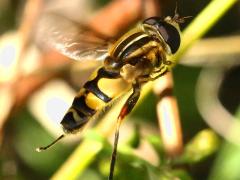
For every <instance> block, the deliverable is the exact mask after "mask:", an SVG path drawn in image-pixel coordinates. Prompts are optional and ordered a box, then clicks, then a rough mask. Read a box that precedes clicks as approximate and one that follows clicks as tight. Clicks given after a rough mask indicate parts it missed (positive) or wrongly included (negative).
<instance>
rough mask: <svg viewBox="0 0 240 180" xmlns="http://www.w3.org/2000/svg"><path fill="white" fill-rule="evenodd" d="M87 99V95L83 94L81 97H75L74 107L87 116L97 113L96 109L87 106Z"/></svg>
mask: <svg viewBox="0 0 240 180" xmlns="http://www.w3.org/2000/svg"><path fill="white" fill-rule="evenodd" d="M85 99H86V97H85V96H83V95H82V96H80V97H75V98H74V100H73V103H72V107H74V109H77V110H78V111H81V112H82V113H83V114H85V115H87V116H92V115H94V114H95V113H96V111H95V110H94V109H91V108H90V107H88V106H87V104H86V101H85Z"/></svg>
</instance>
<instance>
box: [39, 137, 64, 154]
mask: <svg viewBox="0 0 240 180" xmlns="http://www.w3.org/2000/svg"><path fill="white" fill-rule="evenodd" d="M64 136H65V135H64V134H62V135H61V136H59V137H58V138H57V139H56V140H54V141H53V142H52V143H51V144H49V145H47V146H44V147H38V148H36V151H37V152H41V151H45V150H47V149H48V148H50V147H51V146H53V145H54V144H56V143H57V142H58V141H59V140H60V139H62V138H63V137H64Z"/></svg>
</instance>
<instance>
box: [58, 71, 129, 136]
mask: <svg viewBox="0 0 240 180" xmlns="http://www.w3.org/2000/svg"><path fill="white" fill-rule="evenodd" d="M95 74H96V75H95V76H94V77H93V78H92V80H90V81H88V82H87V83H86V84H85V85H84V86H83V88H82V89H81V90H80V91H79V93H78V95H77V96H76V97H75V98H74V100H73V103H72V106H71V107H70V108H69V110H68V112H67V113H66V115H65V116H64V117H63V120H62V121H61V124H62V126H63V129H64V131H65V132H66V133H75V132H77V131H78V130H80V129H81V128H82V127H83V126H84V125H85V124H86V123H87V122H88V121H89V120H90V119H92V118H93V117H94V116H95V115H96V114H97V113H98V112H99V111H101V110H102V109H103V108H104V107H105V106H106V105H108V104H109V103H110V102H111V101H112V100H113V99H115V98H116V97H118V96H119V95H121V93H123V92H125V90H126V89H128V87H129V85H128V84H126V82H124V80H123V79H122V78H121V77H120V75H119V73H112V72H108V71H106V70H105V69H104V68H100V69H99V70H98V71H97V73H95Z"/></svg>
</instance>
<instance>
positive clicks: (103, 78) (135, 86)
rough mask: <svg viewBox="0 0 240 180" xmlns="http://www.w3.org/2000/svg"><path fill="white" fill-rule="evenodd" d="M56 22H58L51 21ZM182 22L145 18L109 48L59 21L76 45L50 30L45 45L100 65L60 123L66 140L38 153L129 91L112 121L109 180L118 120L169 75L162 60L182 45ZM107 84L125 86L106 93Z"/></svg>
mask: <svg viewBox="0 0 240 180" xmlns="http://www.w3.org/2000/svg"><path fill="white" fill-rule="evenodd" d="M52 16H54V14H52ZM56 18H59V17H57V16H56ZM56 18H55V20H54V21H56ZM184 19H185V17H180V16H179V15H178V13H177V12H176V10H175V15H174V16H173V17H170V16H168V17H166V18H164V19H163V18H160V17H150V18H147V19H145V20H144V21H142V22H140V23H139V24H137V25H136V26H135V27H134V28H132V29H131V30H129V31H128V32H127V33H125V34H124V35H122V36H121V37H120V38H119V39H118V40H116V41H115V42H114V43H112V44H111V45H109V43H106V41H104V40H102V39H101V37H100V36H97V35H95V37H94V36H93V34H91V32H90V31H88V30H90V29H88V28H85V27H84V29H85V31H84V33H82V34H81V30H80V29H78V28H79V26H74V23H71V22H70V21H68V20H63V19H58V20H59V21H66V22H62V24H64V26H66V27H69V28H70V29H69V30H70V31H73V32H77V33H78V34H80V36H79V37H78V38H77V39H76V38H72V37H71V36H70V37H69V38H66V37H64V36H63V35H61V34H60V33H59V32H58V30H57V29H55V28H54V27H49V29H48V33H51V36H52V39H53V41H52V39H50V40H47V41H48V42H49V44H50V45H51V46H53V47H54V48H56V49H57V50H58V51H60V52H61V53H62V54H64V55H66V56H68V57H70V58H72V59H75V60H79V61H82V60H89V59H90V60H92V59H97V60H101V61H102V62H103V64H102V66H101V67H100V68H99V69H97V70H96V72H94V73H93V75H92V77H91V78H90V80H88V81H87V82H86V83H85V84H84V85H83V87H82V88H81V89H80V91H79V92H78V94H77V95H76V97H75V98H74V100H73V102H72V106H71V107H70V108H69V110H68V111H67V112H66V114H65V116H64V117H63V119H62V121H61V125H62V128H63V131H64V133H65V134H62V135H61V136H60V137H59V138H57V139H56V140H55V141H54V142H52V143H51V144H49V145H48V146H45V147H39V148H37V151H39V152H40V151H43V150H46V149H48V148H49V147H51V146H52V145H53V144H55V143H56V142H57V141H59V140H60V139H62V138H63V137H64V136H65V135H66V134H72V133H77V132H79V130H81V129H82V128H83V127H84V126H85V125H86V124H87V123H88V122H89V121H91V120H92V119H93V118H94V117H95V116H96V115H97V114H98V113H99V112H100V111H102V110H103V109H104V108H106V107H107V106H109V104H111V102H113V101H114V100H116V99H117V98H118V97H119V96H121V95H122V93H123V92H127V91H129V90H132V93H131V95H130V96H129V97H128V99H127V100H126V102H125V104H124V105H123V107H122V109H121V111H120V113H119V115H118V117H117V123H116V130H115V138H114V147H113V152H112V158H111V164H110V174H109V179H110V180H112V179H113V173H114V167H115V161H116V156H117V145H118V138H119V128H120V126H121V123H122V120H123V119H124V118H125V116H126V115H128V114H129V113H130V112H131V111H132V109H133V108H134V106H135V104H136V103H137V101H138V99H139V97H140V93H141V87H142V86H143V85H144V84H145V83H147V82H148V81H153V80H155V79H157V78H158V77H160V76H163V75H164V74H165V73H167V72H168V71H169V70H170V68H171V66H172V64H173V63H174V62H173V61H171V60H170V59H167V58H168V57H170V56H171V55H173V54H175V53H176V52H177V50H178V49H179V46H180V41H181V38H180V28H179V24H180V23H183V22H184ZM53 23H54V22H53ZM49 24H51V22H50V23H49ZM71 28H72V29H71ZM90 35H91V36H90ZM46 37H48V36H47V35H46ZM106 82H107V83H111V84H112V85H113V86H114V84H118V83H122V84H124V86H121V87H122V88H118V89H115V88H112V89H109V88H106V87H105V84H106Z"/></svg>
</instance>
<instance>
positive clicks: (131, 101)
mask: <svg viewBox="0 0 240 180" xmlns="http://www.w3.org/2000/svg"><path fill="white" fill-rule="evenodd" d="M140 88H141V87H140V84H139V83H135V84H133V93H132V94H131V95H130V96H129V98H128V99H127V101H126V103H125V104H124V106H123V107H122V109H121V111H120V114H119V115H118V118H117V125H116V130H115V138H114V147H113V152H112V159H111V164H110V174H109V178H108V179H109V180H112V179H113V173H114V167H115V162H116V157H117V145H118V137H119V129H120V126H121V123H122V120H123V119H124V117H125V116H126V115H128V114H129V113H130V112H131V111H132V109H133V107H134V106H135V104H136V103H137V101H138V99H139V97H140Z"/></svg>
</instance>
